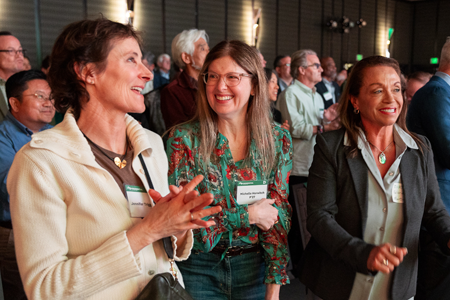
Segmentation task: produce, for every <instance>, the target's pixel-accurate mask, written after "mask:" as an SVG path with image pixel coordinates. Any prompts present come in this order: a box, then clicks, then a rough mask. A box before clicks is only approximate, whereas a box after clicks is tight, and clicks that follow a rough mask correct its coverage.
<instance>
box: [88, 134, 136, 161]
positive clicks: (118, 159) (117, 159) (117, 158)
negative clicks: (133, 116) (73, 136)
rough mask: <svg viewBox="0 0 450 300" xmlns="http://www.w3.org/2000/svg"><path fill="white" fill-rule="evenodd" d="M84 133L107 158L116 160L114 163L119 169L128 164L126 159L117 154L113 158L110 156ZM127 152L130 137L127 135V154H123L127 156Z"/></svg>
mask: <svg viewBox="0 0 450 300" xmlns="http://www.w3.org/2000/svg"><path fill="white" fill-rule="evenodd" d="M83 135H84V137H85V138H86V139H87V140H88V141H89V142H90V143H91V144H92V145H93V146H94V147H95V148H97V149H98V150H99V151H100V152H101V153H102V154H103V155H104V156H106V157H107V158H109V159H110V160H111V161H113V162H114V164H116V166H117V167H118V168H119V169H123V168H125V166H126V165H127V161H126V160H125V159H124V160H121V159H120V158H119V157H118V156H116V157H114V158H112V157H109V155H108V154H106V153H105V152H104V151H103V150H102V149H101V148H100V146H98V145H97V144H95V143H94V142H93V141H91V140H90V139H89V138H88V137H87V136H86V135H85V134H84V133H83ZM127 153H128V137H127V148H126V150H125V154H124V155H123V157H124V158H125V157H126V156H127Z"/></svg>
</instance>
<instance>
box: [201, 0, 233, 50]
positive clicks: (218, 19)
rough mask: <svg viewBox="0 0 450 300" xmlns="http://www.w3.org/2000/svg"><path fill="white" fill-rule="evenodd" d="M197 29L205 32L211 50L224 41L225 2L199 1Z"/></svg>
mask: <svg viewBox="0 0 450 300" xmlns="http://www.w3.org/2000/svg"><path fill="white" fill-rule="evenodd" d="M198 27H199V29H204V30H206V33H207V34H208V36H209V46H210V47H211V48H212V47H214V45H216V44H217V43H219V42H220V41H223V40H225V38H226V37H225V1H224V0H222V1H209V0H199V22H198Z"/></svg>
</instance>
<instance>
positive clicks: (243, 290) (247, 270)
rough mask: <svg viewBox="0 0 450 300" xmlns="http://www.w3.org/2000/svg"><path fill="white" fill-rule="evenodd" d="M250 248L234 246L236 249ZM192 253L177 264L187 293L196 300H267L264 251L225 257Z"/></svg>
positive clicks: (236, 243)
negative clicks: (265, 298) (265, 299)
mask: <svg viewBox="0 0 450 300" xmlns="http://www.w3.org/2000/svg"><path fill="white" fill-rule="evenodd" d="M241 245H248V244H246V243H243V242H240V241H239V242H233V246H241ZM220 258H221V256H220V255H219V254H214V253H203V252H196V251H192V254H191V256H190V257H189V259H188V260H186V261H182V262H177V266H178V268H179V269H180V271H181V274H182V275H183V281H184V285H185V288H186V290H187V291H188V293H189V294H190V295H191V296H192V298H194V299H195V300H231V299H232V300H264V296H265V294H266V287H265V285H264V273H265V263H264V258H263V253H262V251H261V252H259V253H257V252H252V253H247V254H243V255H237V256H233V257H225V258H224V259H223V260H222V261H220Z"/></svg>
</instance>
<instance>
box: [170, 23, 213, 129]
mask: <svg viewBox="0 0 450 300" xmlns="http://www.w3.org/2000/svg"><path fill="white" fill-rule="evenodd" d="M208 52H209V46H208V35H207V34H206V32H205V31H204V30H198V29H190V30H184V31H183V32H181V33H179V34H178V35H177V36H176V37H175V38H174V39H173V41H172V59H173V61H174V62H175V64H176V65H177V66H178V67H180V68H181V69H183V71H182V72H181V73H180V74H178V76H177V77H176V78H175V80H173V81H172V82H171V83H169V84H168V85H167V86H166V87H165V88H164V89H163V90H162V91H161V112H162V114H163V118H164V122H165V124H166V128H167V129H169V128H171V127H172V126H174V125H177V124H179V123H182V122H185V121H188V120H190V119H191V118H192V117H194V115H195V110H196V108H197V103H196V96H197V80H198V77H199V74H200V70H201V69H202V67H203V63H204V61H205V58H206V55H207V54H208Z"/></svg>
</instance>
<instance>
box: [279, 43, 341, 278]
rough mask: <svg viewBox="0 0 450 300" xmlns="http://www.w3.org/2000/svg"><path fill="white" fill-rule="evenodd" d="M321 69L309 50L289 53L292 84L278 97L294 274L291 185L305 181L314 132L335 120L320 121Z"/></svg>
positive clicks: (297, 253) (296, 239)
mask: <svg viewBox="0 0 450 300" xmlns="http://www.w3.org/2000/svg"><path fill="white" fill-rule="evenodd" d="M322 71H323V69H322V67H321V65H320V61H319V58H318V57H317V54H316V53H315V52H314V51H312V50H298V51H296V52H294V53H293V54H292V55H291V75H292V78H294V83H292V84H291V85H290V86H288V87H287V88H286V89H285V90H284V91H283V92H282V93H281V94H280V96H279V97H278V103H277V106H278V109H279V111H280V112H281V117H282V120H288V122H289V126H290V129H289V131H290V132H291V136H292V145H293V148H294V153H293V156H292V171H291V175H290V177H289V198H288V200H289V203H290V204H291V206H292V208H293V212H294V213H293V214H292V227H291V231H290V232H289V236H288V241H289V248H290V253H291V259H292V264H293V266H294V275H295V273H296V271H297V267H298V264H299V262H300V257H301V253H302V251H303V247H302V244H301V243H302V242H301V233H300V228H299V225H298V216H297V214H296V213H295V211H296V209H295V208H296V204H295V200H294V193H293V190H292V188H291V187H292V186H294V185H296V184H302V183H305V182H306V181H307V180H308V170H309V167H310V166H311V163H312V160H313V155H314V145H315V144H316V135H317V134H319V133H321V132H322V131H324V130H331V129H335V128H336V127H335V126H336V123H337V121H335V122H331V123H327V122H323V118H324V113H326V116H327V117H330V120H331V119H334V118H331V115H330V116H329V113H330V112H327V111H325V110H324V103H323V101H322V97H321V96H320V94H319V93H318V92H317V91H316V87H315V85H316V84H317V83H318V82H320V81H322V75H321V73H322Z"/></svg>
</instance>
